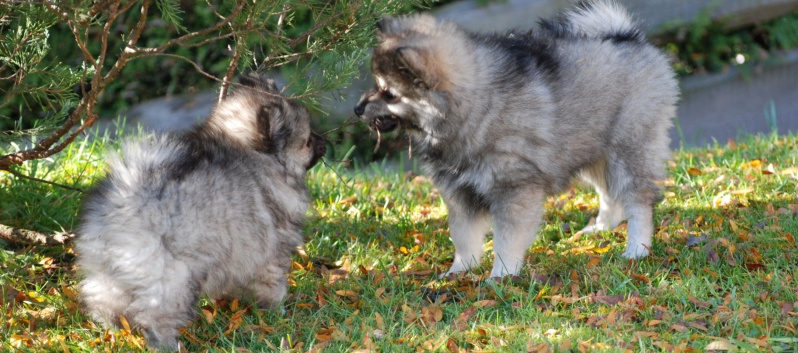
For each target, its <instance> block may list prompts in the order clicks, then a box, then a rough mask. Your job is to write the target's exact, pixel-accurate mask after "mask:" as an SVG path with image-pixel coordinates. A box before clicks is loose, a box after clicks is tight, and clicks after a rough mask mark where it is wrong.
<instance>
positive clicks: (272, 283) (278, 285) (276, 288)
mask: <svg viewBox="0 0 798 353" xmlns="http://www.w3.org/2000/svg"><path fill="white" fill-rule="evenodd" d="M290 261H291V259H290V258H288V257H286V258H285V260H284V261H274V263H272V264H268V265H266V266H263V267H262V268H261V269H260V270H259V271H258V274H257V276H256V278H255V280H254V283H253V284H252V291H253V292H255V297H256V300H257V301H258V308H262V309H280V310H282V308H281V304H282V300H283V298H284V297H285V295H286V293H288V288H287V285H288V278H287V274H288V268H287V267H282V266H280V264H282V263H284V264H285V265H286V266H287V265H288V264H289V263H290Z"/></svg>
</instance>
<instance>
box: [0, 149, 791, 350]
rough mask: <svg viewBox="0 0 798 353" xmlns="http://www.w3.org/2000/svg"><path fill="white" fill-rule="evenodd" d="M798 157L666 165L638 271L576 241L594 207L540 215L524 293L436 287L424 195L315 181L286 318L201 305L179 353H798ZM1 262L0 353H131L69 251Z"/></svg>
mask: <svg viewBox="0 0 798 353" xmlns="http://www.w3.org/2000/svg"><path fill="white" fill-rule="evenodd" d="M796 157H798V137H796V136H794V135H793V136H781V137H779V136H758V137H751V138H748V139H746V140H745V141H736V142H733V143H729V144H727V145H726V146H715V147H710V148H707V149H698V150H689V151H682V152H679V153H677V154H676V155H675V159H674V160H673V162H672V163H671V165H670V175H671V178H670V179H669V180H666V181H665V182H663V183H662V184H663V186H664V188H665V191H664V194H665V197H664V199H663V202H662V203H661V204H659V205H658V206H657V209H656V211H655V226H656V235H655V241H654V246H653V249H652V254H653V255H652V256H649V257H647V258H645V259H642V260H640V261H627V260H624V259H621V258H620V257H619V254H620V252H622V248H623V242H624V240H625V235H626V229H625V228H624V227H623V226H622V227H619V228H617V229H615V230H613V231H610V232H603V233H599V234H591V235H581V234H579V235H577V233H574V232H573V230H572V229H580V228H581V227H583V226H584V225H585V224H586V223H588V222H589V221H590V219H591V218H592V217H594V216H595V212H596V211H595V210H596V208H597V203H598V199H597V197H596V196H595V195H594V194H593V193H591V192H590V191H589V190H586V189H583V188H581V186H577V187H574V188H571V189H569V190H567V191H566V192H565V193H563V194H562V195H557V196H553V197H550V198H549V199H548V200H547V202H546V215H545V223H544V224H543V225H542V229H541V237H540V238H541V240H540V241H539V242H537V243H536V244H534V245H533V246H532V248H531V250H530V252H529V265H528V266H527V267H526V268H525V269H524V271H523V273H522V274H521V276H519V277H517V278H512V279H506V280H502V281H498V282H490V281H486V280H487V275H488V274H489V269H488V268H486V265H485V263H487V262H485V263H483V266H481V267H479V268H477V269H475V271H473V273H470V274H463V275H459V276H455V277H453V278H448V279H438V278H437V274H439V273H442V272H444V271H445V270H446V269H447V268H448V266H449V265H451V257H452V251H453V249H452V246H451V243H450V242H449V240H448V239H447V238H448V227H447V226H446V210H445V207H444V206H443V203H442V201H441V199H440V195H439V194H438V193H437V192H436V191H435V189H434V188H433V186H432V185H431V184H430V182H429V180H428V179H426V178H424V177H418V176H416V175H414V174H404V173H395V172H380V173H377V174H376V175H371V176H366V175H365V174H364V173H355V174H352V175H351V177H349V178H347V180H349V181H348V183H349V186H348V187H343V182H342V181H341V180H340V179H339V178H337V177H336V176H334V175H332V173H329V172H327V171H326V170H324V169H322V168H317V169H314V170H313V171H312V172H311V174H310V177H309V184H310V188H311V192H312V194H313V197H314V200H315V201H314V207H313V209H312V210H311V212H310V215H311V216H310V220H309V223H308V226H307V229H308V243H307V244H306V246H305V247H304V250H303V251H302V252H300V254H299V255H298V256H297V257H295V259H294V263H293V264H292V270H291V274H290V289H289V295H288V297H287V298H286V301H285V308H286V313H285V314H284V315H283V314H280V313H277V312H271V311H264V310H257V309H255V308H254V307H252V306H250V305H248V304H242V303H238V302H237V301H218V302H217V301H209V300H207V299H204V300H203V301H202V303H201V305H200V307H199V308H198V313H199V315H198V316H197V318H196V319H194V320H193V321H192V322H191V323H190V324H189V325H188V326H187V327H186V328H185V329H183V330H182V331H181V334H182V336H181V337H182V339H183V341H184V343H186V344H187V347H188V349H189V350H190V351H198V350H199V351H205V350H207V351H238V352H248V351H252V352H256V351H276V350H284V351H288V350H290V351H296V352H299V351H312V352H321V351H353V352H370V351H374V352H378V351H408V352H411V351H416V352H425V351H434V352H480V351H526V352H566V351H575V352H637V351H640V350H641V349H644V350H646V351H655V352H656V351H673V352H703V351H718V352H724V351H733V350H735V349H737V350H738V351H762V352H790V351H794V350H796V349H798V342H796V340H795V339H794V337H798V331H797V330H798V329H797V326H798V312H797V311H796V307H798V281H796V276H798V270H796V266H795V263H796V255H798V251H797V250H796V244H795V239H794V237H795V235H796V234H798V227H797V226H796V212H798V198H796V194H798V186H796V181H798V173H796V172H795V167H794V166H795V164H796V162H795V159H796ZM96 169H102V168H96ZM4 185H5V184H4ZM44 211H46V210H44ZM74 216H75V215H72V216H71V217H73V218H74ZM62 223H65V224H72V225H74V223H70V222H69V221H66V222H62ZM31 228H33V227H31ZM486 248H487V251H486V256H485V259H486V260H487V259H489V258H490V257H491V256H492V249H491V247H490V243H488V244H487V245H486ZM2 251H3V257H2V266H3V269H4V270H5V272H4V273H2V274H0V290H2V294H3V296H2V298H0V304H1V305H0V313H2V317H3V322H2V328H3V329H2V330H0V331H1V332H4V333H0V335H4V336H3V339H2V342H3V343H0V350H22V351H42V350H44V351H59V352H62V351H64V352H66V351H69V352H79V351H136V350H138V349H140V348H141V347H142V346H143V343H144V341H143V339H142V337H141V335H140V334H139V333H137V332H135V330H131V329H129V328H123V329H120V330H105V329H102V328H99V327H97V326H96V325H95V324H93V323H92V322H91V321H89V320H88V318H87V317H86V316H84V315H83V314H82V313H81V312H80V310H79V307H78V303H77V293H76V289H75V287H74V284H75V282H76V273H75V269H73V268H71V263H72V261H73V257H72V256H71V255H68V256H63V254H68V253H69V248H68V247H64V248H59V249H50V250H47V249H41V248H33V247H30V248H9V249H6V250H2ZM59 253H61V254H59Z"/></svg>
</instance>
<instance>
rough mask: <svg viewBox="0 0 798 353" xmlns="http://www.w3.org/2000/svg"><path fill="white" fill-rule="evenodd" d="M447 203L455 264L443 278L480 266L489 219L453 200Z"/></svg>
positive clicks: (480, 212)
mask: <svg viewBox="0 0 798 353" xmlns="http://www.w3.org/2000/svg"><path fill="white" fill-rule="evenodd" d="M445 201H446V207H447V208H448V209H449V237H451V239H452V243H454V262H453V263H452V267H451V268H450V269H449V271H447V272H446V273H445V274H444V275H443V276H442V277H445V276H448V275H450V274H452V273H459V272H464V271H468V270H470V269H472V268H474V267H476V266H478V265H479V261H480V258H481V257H482V253H483V252H484V250H483V249H482V246H483V245H484V244H485V234H486V233H487V232H488V217H487V214H486V213H485V212H484V211H478V210H474V209H473V208H472V207H469V206H468V205H465V204H462V203H459V202H457V201H455V200H453V199H446V200H445Z"/></svg>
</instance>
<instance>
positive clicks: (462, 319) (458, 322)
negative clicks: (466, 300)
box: [452, 307, 477, 331]
mask: <svg viewBox="0 0 798 353" xmlns="http://www.w3.org/2000/svg"><path fill="white" fill-rule="evenodd" d="M476 313H477V308H475V307H469V308H466V309H465V310H463V312H461V313H460V315H458V316H457V318H456V319H454V321H453V322H452V329H454V330H456V331H464V330H466V329H468V320H470V319H471V318H472V317H474V315H476Z"/></svg>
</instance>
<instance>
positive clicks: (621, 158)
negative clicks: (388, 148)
mask: <svg viewBox="0 0 798 353" xmlns="http://www.w3.org/2000/svg"><path fill="white" fill-rule="evenodd" d="M378 39H379V46H378V47H377V48H375V49H374V54H373V61H372V71H373V73H374V78H375V81H376V86H375V87H374V88H373V89H372V90H370V91H368V92H366V93H365V94H364V96H363V98H362V99H361V101H360V103H359V104H358V105H357V107H355V113H356V114H357V115H359V116H360V117H361V118H362V119H363V120H365V121H367V122H368V124H369V126H370V127H371V128H372V129H375V130H379V131H383V132H385V131H391V130H394V129H396V128H401V129H403V130H405V131H407V133H408V134H409V135H410V137H411V142H412V145H413V149H414V151H415V152H416V154H417V155H420V156H421V159H422V161H423V166H424V168H425V170H426V171H427V172H428V173H429V175H430V176H431V177H432V179H433V182H434V183H435V185H436V187H437V188H438V189H440V190H441V194H442V195H443V198H444V201H445V202H446V205H447V207H448V209H449V228H450V234H451V238H452V242H453V243H454V246H455V256H454V264H453V265H452V268H451V269H449V271H448V272H447V274H449V273H456V272H461V271H466V270H468V269H469V268H471V267H474V266H475V265H477V264H478V262H479V261H480V257H481V256H482V246H483V243H484V239H485V234H486V233H487V232H488V228H489V224H488V221H489V220H492V221H493V234H494V240H493V249H494V253H495V258H494V263H493V269H492V271H491V276H492V277H501V276H505V275H516V274H518V273H519V271H520V270H521V267H522V266H523V265H524V258H525V255H526V251H527V249H528V247H529V246H530V245H531V244H532V242H533V241H534V240H535V237H536V233H537V231H538V226H539V224H540V220H541V218H542V213H543V211H542V204H543V202H544V197H545V196H546V195H547V194H553V193H558V192H561V191H562V190H563V189H564V188H565V187H566V186H567V185H568V184H569V183H570V180H571V178H572V177H574V176H579V177H581V178H582V179H584V180H586V181H588V182H590V183H591V184H592V185H593V186H595V188H596V191H597V192H598V194H599V197H600V207H599V214H598V219H597V221H596V224H595V225H592V226H588V227H586V228H584V229H583V231H584V232H588V233H589V232H595V231H600V230H608V229H613V228H614V227H615V226H617V225H618V224H619V223H620V222H621V221H623V220H628V223H629V226H628V244H627V246H626V251H625V252H624V253H623V256H625V257H628V258H640V257H643V256H646V255H648V253H649V248H650V247H651V236H652V232H653V225H652V209H653V204H654V203H655V202H657V200H658V199H659V195H660V190H659V188H658V186H657V185H656V184H655V180H657V179H662V178H664V177H665V161H666V159H668V158H669V150H668V145H669V142H670V141H669V138H668V129H669V128H670V127H671V126H672V122H671V119H672V118H673V117H674V115H675V113H676V102H677V99H678V95H679V91H678V85H677V82H676V80H675V78H674V73H673V71H672V70H671V67H670V65H669V63H668V60H667V59H666V58H665V56H664V55H663V54H662V53H660V52H659V51H658V50H657V49H656V48H654V47H653V46H651V45H650V44H648V43H647V42H646V41H645V39H644V37H643V34H642V33H641V32H640V30H639V29H638V28H636V27H635V25H634V24H633V22H632V20H631V18H630V16H629V15H628V14H627V13H626V11H625V10H624V9H623V8H621V7H620V6H619V5H617V4H615V3H613V2H609V1H594V2H588V3H583V4H581V5H579V6H577V7H576V8H574V9H572V10H571V11H570V12H566V13H564V14H563V15H562V16H560V17H558V18H556V19H554V20H544V21H541V29H540V30H539V31H538V32H536V33H507V34H502V35H497V34H476V33H470V32H467V31H465V30H463V29H462V28H460V27H458V26H456V25H455V24H452V23H449V22H445V21H439V20H436V19H435V18H433V17H431V16H428V15H417V16H409V17H401V18H388V19H385V20H383V21H382V22H381V23H380V24H379V25H378Z"/></svg>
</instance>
